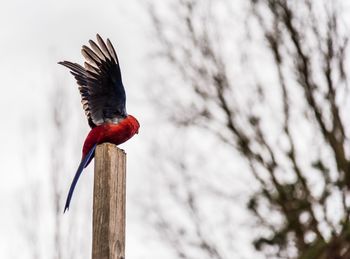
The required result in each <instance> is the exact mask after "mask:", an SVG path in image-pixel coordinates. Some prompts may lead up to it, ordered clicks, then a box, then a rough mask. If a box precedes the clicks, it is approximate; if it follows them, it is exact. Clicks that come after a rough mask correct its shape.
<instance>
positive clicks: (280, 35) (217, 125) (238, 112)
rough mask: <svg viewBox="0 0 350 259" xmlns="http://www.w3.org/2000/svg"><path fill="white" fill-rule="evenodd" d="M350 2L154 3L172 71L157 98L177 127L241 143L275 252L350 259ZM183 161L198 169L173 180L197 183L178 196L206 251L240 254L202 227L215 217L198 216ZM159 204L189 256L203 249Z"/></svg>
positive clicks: (259, 243)
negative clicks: (348, 10)
mask: <svg viewBox="0 0 350 259" xmlns="http://www.w3.org/2000/svg"><path fill="white" fill-rule="evenodd" d="M342 3H343V2H341V1H312V0H300V1H291V0H250V1H225V0H220V1H210V0H202V1H195V0H181V1H170V4H169V5H167V4H165V5H166V8H160V6H159V5H157V6H156V5H152V4H150V5H149V9H148V10H149V14H150V17H151V18H152V21H153V26H154V28H155V33H156V37H157V39H158V50H159V53H158V54H159V55H158V57H160V58H161V59H158V61H159V62H160V64H161V65H162V67H163V69H161V70H160V71H161V73H163V78H167V79H166V80H167V81H166V82H165V81H163V82H162V83H163V85H162V88H158V89H157V91H159V92H158V95H157V96H156V98H154V100H155V102H156V103H157V104H158V105H161V107H162V111H163V112H167V113H168V114H169V115H170V116H169V118H170V121H171V122H172V123H173V124H175V125H176V126H179V125H180V126H185V127H196V128H197V129H205V130H207V131H208V132H210V133H212V134H213V135H214V136H216V137H217V143H218V146H219V145H220V144H221V143H225V144H227V145H228V146H229V147H231V149H234V150H237V151H238V152H239V154H240V158H241V159H243V160H244V161H245V163H246V165H247V166H248V167H249V168H250V170H249V171H250V172H251V173H252V175H253V176H254V179H255V180H256V182H257V183H258V185H259V188H258V190H257V191H256V192H255V193H253V194H251V197H250V199H249V201H248V202H247V203H248V204H247V206H248V209H249V211H250V212H251V213H252V214H253V215H254V216H255V217H256V219H257V220H258V222H259V226H260V228H262V231H260V234H258V235H257V236H256V238H255V241H254V245H255V248H256V249H257V250H258V251H262V252H263V253H264V254H265V255H267V256H268V258H320V259H326V258H327V259H335V258H350V243H349V241H350V223H349V213H350V204H349V202H350V201H349V187H350V160H349V158H350V156H349V155H350V154H349V150H350V149H349V148H348V146H349V134H348V133H347V132H348V129H347V127H348V125H349V123H347V121H348V119H347V110H348V107H349V97H350V96H349V93H348V89H349V88H348V73H347V71H348V60H347V52H348V37H347V35H346V33H347V29H346V22H345V21H343V20H342V17H343V15H342V14H343V13H342V11H343V9H342ZM163 4H164V3H163ZM166 65H167V66H168V67H169V71H168V72H169V73H167V74H164V73H166V71H167V70H166ZM169 78H171V79H170V80H169ZM179 78H180V79H179ZM164 84H165V85H164ZM169 93H171V94H169ZM159 148H160V149H161V148H162V147H159ZM166 149H168V145H167V147H166ZM211 152H212V151H211ZM173 160H174V159H173ZM232 161H233V163H235V161H236V160H232ZM173 162H174V161H173ZM174 163H175V164H176V166H177V167H175V170H177V171H178V172H186V174H185V175H187V180H185V181H183V182H181V183H179V182H175V181H171V179H170V180H169V181H170V182H171V183H169V187H170V188H174V186H176V185H179V184H182V185H183V186H185V187H183V186H182V187H183V188H185V189H186V190H187V191H184V193H185V197H186V198H182V197H179V196H177V195H174V196H173V198H174V199H173V200H174V201H175V202H177V203H181V204H182V205H183V206H182V208H183V210H184V211H187V212H189V214H190V215H192V216H191V217H189V218H188V219H189V221H190V222H189V224H190V226H194V228H195V229H196V233H197V234H196V235H195V237H194V238H193V239H192V241H191V242H192V248H193V246H195V247H196V249H197V250H200V253H201V256H199V257H200V258H230V257H231V256H230V255H228V254H227V253H226V254H225V253H222V252H220V249H217V247H218V246H220V245H219V242H221V241H220V240H218V239H216V240H215V239H212V238H211V236H210V234H209V233H206V234H204V233H203V232H202V231H201V228H202V227H203V225H204V224H205V223H204V222H205V221H204V220H205V219H203V217H200V216H198V215H200V212H198V207H199V206H198V204H197V202H198V197H199V196H200V194H198V193H197V192H196V189H193V188H191V186H192V185H191V184H190V183H191V181H190V180H189V179H191V177H190V176H191V173H192V172H191V171H188V170H185V169H186V165H184V164H183V163H181V161H180V162H179V161H178V162H176V161H175V162H174ZM162 170H164V171H166V170H169V169H164V168H163V169H162ZM180 175H181V174H180ZM182 175H183V174H182ZM221 184H222V186H223V188H227V186H226V183H225V181H222V182H221ZM186 185H188V187H186ZM158 213H159V218H158V220H157V226H158V230H159V231H160V232H161V233H162V234H163V236H164V235H165V236H167V237H168V238H166V239H164V240H167V241H168V242H169V243H170V244H171V245H172V247H173V248H175V249H174V251H176V253H177V255H178V256H179V257H180V258H194V257H196V255H194V254H193V253H192V252H193V251H191V249H192V248H191V247H189V248H188V247H187V248H186V246H185V244H184V242H186V238H185V236H186V235H185V233H186V229H178V230H177V231H171V233H169V230H171V229H172V224H174V223H175V222H174V221H172V220H168V219H167V215H166V214H165V213H164V212H162V210H158ZM216 213H218V212H216ZM215 241H217V242H215ZM204 255H205V256H204ZM199 257H198V258H199ZM231 258H232V257H231Z"/></svg>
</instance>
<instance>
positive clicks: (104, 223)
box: [92, 143, 126, 259]
mask: <svg viewBox="0 0 350 259" xmlns="http://www.w3.org/2000/svg"><path fill="white" fill-rule="evenodd" d="M125 180H126V154H125V152H124V151H123V150H121V149H119V148H117V146H115V145H113V144H109V143H105V144H101V145H98V146H97V148H96V151H95V175H94V201H93V220H92V221H93V223H92V239H93V241H92V259H124V257H125V186H126V185H125Z"/></svg>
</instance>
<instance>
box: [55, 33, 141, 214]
mask: <svg viewBox="0 0 350 259" xmlns="http://www.w3.org/2000/svg"><path fill="white" fill-rule="evenodd" d="M96 39H97V43H96V42H95V41H93V40H89V45H90V47H88V46H86V45H83V47H82V49H81V53H82V55H83V57H84V58H85V62H84V67H83V66H81V65H79V64H77V63H72V62H70V61H62V62H58V64H60V65H63V66H65V67H67V68H68V69H69V70H70V73H71V74H72V75H73V76H74V78H75V80H76V82H77V84H78V88H79V92H80V95H81V103H82V105H83V109H84V112H85V115H86V117H87V121H88V124H89V126H90V128H91V130H90V132H89V133H88V135H87V137H86V139H85V141H84V145H83V149H82V158H81V161H80V164H79V166H78V169H77V171H76V173H75V176H74V178H73V181H72V183H71V186H70V188H69V192H68V195H67V199H66V203H65V206H64V211H63V213H65V212H66V210H69V205H70V202H71V199H72V196H73V192H74V188H75V186H76V184H77V182H78V179H79V177H80V175H81V173H82V171H83V170H84V168H86V167H87V166H88V165H89V163H90V162H91V160H92V159H93V158H94V155H95V149H96V146H97V145H98V144H101V143H104V142H109V143H112V144H115V145H119V144H122V143H124V142H125V141H127V140H129V139H130V138H132V137H133V136H134V135H135V134H138V131H139V127H140V124H139V122H138V121H137V119H136V118H135V117H134V116H132V115H129V114H127V112H126V107H125V103H126V95H125V89H124V85H123V83H122V76H121V71H120V66H119V60H118V56H117V53H116V51H115V49H114V47H113V45H112V43H111V42H110V40H109V39H107V40H106V41H104V40H103V39H102V38H101V36H100V35H99V34H97V35H96Z"/></svg>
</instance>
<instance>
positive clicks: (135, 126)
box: [127, 115, 140, 134]
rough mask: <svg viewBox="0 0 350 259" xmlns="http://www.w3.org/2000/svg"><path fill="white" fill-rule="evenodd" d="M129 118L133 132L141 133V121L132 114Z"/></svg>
mask: <svg viewBox="0 0 350 259" xmlns="http://www.w3.org/2000/svg"><path fill="white" fill-rule="evenodd" d="M127 118H128V121H129V122H130V123H131V126H132V129H133V133H134V134H138V133H139V128H140V123H139V122H138V121H137V119H136V118H135V117H134V116H132V115H128V117H127Z"/></svg>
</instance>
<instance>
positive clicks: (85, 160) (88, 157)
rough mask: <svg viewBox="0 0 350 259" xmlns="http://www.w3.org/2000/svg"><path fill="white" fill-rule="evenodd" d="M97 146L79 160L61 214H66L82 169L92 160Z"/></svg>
mask: <svg viewBox="0 0 350 259" xmlns="http://www.w3.org/2000/svg"><path fill="white" fill-rule="evenodd" d="M96 146H97V144H95V145H94V146H93V147H92V148H91V149H90V151H89V152H88V153H87V155H86V156H85V157H84V158H83V159H82V160H81V162H80V165H79V167H78V170H77V172H76V173H75V176H74V178H73V181H72V184H71V185H70V188H69V192H68V196H67V200H66V205H65V206H64V211H63V213H65V212H66V210H68V209H69V204H70V201H71V199H72V196H73V192H74V188H75V186H76V184H77V182H78V179H79V177H80V175H81V173H82V171H83V169H84V168H85V167H86V166H87V165H88V163H90V161H91V160H92V158H93V157H94V154H95V149H96Z"/></svg>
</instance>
